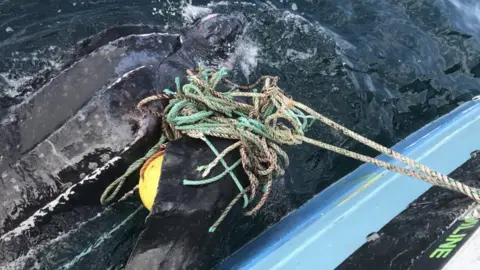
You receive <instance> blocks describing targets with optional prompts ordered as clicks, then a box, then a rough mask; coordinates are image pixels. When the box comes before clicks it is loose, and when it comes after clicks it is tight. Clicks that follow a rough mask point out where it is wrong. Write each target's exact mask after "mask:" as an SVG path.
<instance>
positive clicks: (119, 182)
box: [100, 136, 166, 205]
mask: <svg viewBox="0 0 480 270" xmlns="http://www.w3.org/2000/svg"><path fill="white" fill-rule="evenodd" d="M165 141H166V138H165V137H164V136H162V137H161V138H160V140H159V141H158V143H157V144H155V145H154V146H153V147H152V148H151V149H150V150H149V151H148V153H147V154H146V155H145V156H144V157H143V158H141V159H139V160H137V161H135V162H134V163H133V164H132V165H130V166H129V167H128V169H127V170H126V171H125V173H124V174H123V175H122V176H120V177H119V178H117V179H116V180H115V181H113V182H112V183H111V184H110V185H109V186H108V187H107V188H106V189H105V191H104V192H103V194H102V196H101V197H100V203H101V204H102V205H105V204H107V203H110V202H111V201H113V199H115V197H116V196H117V195H118V192H119V191H120V189H121V188H122V186H123V185H124V184H125V181H126V180H127V178H128V177H129V176H130V175H131V174H132V173H133V172H135V171H136V170H137V169H138V168H140V167H141V166H144V164H145V162H146V161H147V160H149V159H150V157H151V156H153V155H155V154H156V153H157V152H159V151H161V150H162V147H163V148H164V147H165V144H164V143H165ZM142 174H143V170H142ZM112 190H113V191H112Z"/></svg>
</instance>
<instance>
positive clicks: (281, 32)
mask: <svg viewBox="0 0 480 270" xmlns="http://www.w3.org/2000/svg"><path fill="white" fill-rule="evenodd" d="M231 11H243V12H244V13H245V14H246V15H247V16H248V17H249V18H250V19H251V20H252V22H251V25H250V28H249V32H248V37H249V42H245V43H243V44H242V46H241V47H240V48H238V54H239V56H240V57H242V58H243V60H242V64H241V65H240V66H238V67H237V69H236V71H235V72H236V73H235V75H236V76H237V77H239V78H242V77H245V78H248V79H249V80H250V81H253V80H255V78H256V77H258V76H260V75H262V74H272V75H278V76H280V78H281V81H280V84H281V86H282V87H283V88H284V89H285V91H286V92H288V94H290V95H292V96H293V97H294V98H295V99H296V100H298V101H301V102H303V103H305V104H307V105H309V106H310V107H312V108H314V109H316V110H317V111H319V112H320V113H322V114H324V115H326V116H328V117H330V118H332V119H334V120H335V121H338V122H339V123H341V124H343V125H345V126H347V127H349V128H351V129H353V130H355V131H357V132H359V133H361V134H363V135H365V136H367V137H369V138H371V139H374V140H376V141H378V142H380V143H382V144H384V145H386V146H391V145H393V144H395V143H396V142H398V141H400V140H402V139H403V138H405V137H406V136H408V135H409V134H411V133H412V132H414V131H415V130H417V129H419V128H420V127H422V126H423V125H425V124H427V123H429V122H430V121H432V120H434V119H436V118H437V117H439V116H441V115H443V114H445V113H448V112H449V111H451V110H452V109H454V108H456V107H457V106H458V105H460V104H461V103H462V102H465V101H468V100H470V99H472V97H474V96H476V95H479V94H480V80H479V77H480V54H479V52H480V2H477V1H474V0H375V1H373V0H363V1H358V0H318V1H315V0H311V1H285V0H283V1H266V2H265V1H263V2H262V1H257V2H253V1H250V2H247V1H245V2H241V1H235V2H230V1H223V2H218V1H212V2H206V1H193V3H191V5H190V4H187V3H185V2H176V1H173V0H172V1H160V0H158V1H147V0H145V1H141V0H134V1H125V0H105V1H102V0H99V1H88V0H84V1H82V0H79V1H73V0H68V1H67V0H49V1H39V0H37V1H33V0H15V1H13V0H0V56H1V57H0V113H2V108H6V107H8V106H10V105H11V104H14V103H16V102H19V101H21V100H22V99H23V98H24V96H26V95H28V94H29V93H30V92H31V89H25V88H24V87H22V85H23V84H24V83H26V82H28V80H30V79H31V78H34V77H35V76H36V75H37V74H42V76H44V77H47V78H48V77H51V76H53V75H54V74H55V73H57V72H58V69H59V68H60V67H61V65H62V61H63V59H64V58H63V57H62V55H63V54H64V53H65V52H67V51H68V50H70V49H71V48H72V47H73V46H74V45H75V44H76V43H77V42H78V41H80V40H81V39H83V38H86V37H88V36H90V35H93V34H95V33H97V32H100V31H102V30H104V29H106V28H109V27H112V26H116V25H120V24H127V23H141V24H153V25H162V26H165V29H166V31H168V29H169V28H172V27H175V28H178V27H181V26H182V25H185V24H187V23H188V22H189V21H190V20H192V19H194V18H196V17H197V16H199V15H201V14H207V13H210V12H231ZM245 78H244V80H245ZM4 116H5V115H0V119H1V118H2V117H4ZM308 135H309V136H310V137H313V138H319V139H322V140H324V141H327V142H328V143H331V144H335V145H339V146H343V147H348V148H350V149H353V150H356V151H360V152H362V153H365V154H369V155H375V154H376V153H374V152H372V151H369V150H368V149H366V148H364V147H361V146H360V145H358V144H357V143H355V142H353V141H352V140H350V139H348V138H345V137H344V136H342V135H340V134H338V133H337V132H335V131H333V130H330V129H328V128H326V127H324V126H322V125H321V124H316V125H315V126H314V128H313V129H312V130H310V131H309V133H308ZM289 154H290V156H291V160H292V164H291V165H290V167H289V169H288V172H287V175H286V176H285V179H283V183H284V185H285V187H286V188H285V189H282V190H279V191H277V192H276V193H275V194H274V196H272V198H271V200H272V201H271V202H270V203H269V204H268V205H267V206H266V208H265V209H264V211H263V213H262V214H261V215H259V216H258V217H256V218H255V219H254V220H253V221H252V220H250V219H247V218H245V220H244V221H243V223H241V225H240V226H239V227H238V228H236V230H235V231H234V233H238V238H236V239H238V241H235V243H233V244H232V245H231V246H229V247H226V248H225V252H224V253H222V254H216V255H215V256H217V257H218V258H217V260H218V261H220V260H221V259H222V258H223V257H225V256H228V255H229V254H231V253H232V252H234V251H235V250H236V249H237V248H239V247H240V246H242V245H243V244H245V243H246V242H247V241H249V240H250V239H252V238H253V237H255V236H256V235H258V234H259V233H260V232H261V231H262V230H264V229H265V228H266V227H268V226H269V225H271V224H272V223H275V222H277V221H278V220H280V218H281V217H282V216H283V215H284V214H285V213H287V212H288V211H291V210H292V209H295V208H297V207H299V206H301V205H302V204H303V203H305V202H306V201H307V200H308V199H310V198H311V197H312V196H314V195H315V194H317V193H318V192H320V191H322V190H323V189H325V188H326V187H328V186H329V185H330V184H332V183H333V182H335V181H336V180H338V179H339V178H340V177H342V176H343V175H345V174H347V173H348V172H350V171H351V170H353V169H354V168H356V167H357V166H358V165H360V164H359V163H358V162H355V161H352V160H350V159H348V158H343V157H339V156H338V155H335V154H332V153H329V152H327V151H324V150H321V149H317V148H314V147H311V146H306V145H305V146H299V147H295V148H292V149H289ZM0 199H1V198H0ZM92 200H95V201H97V199H96V198H92ZM139 205H140V202H139V198H138V195H137V194H136V193H135V192H134V193H133V195H131V196H128V197H127V198H125V199H124V200H123V201H121V202H119V203H117V204H115V205H114V206H112V207H110V208H108V209H107V210H105V211H103V212H102V214H101V215H94V216H92V215H91V211H98V212H99V213H100V207H99V206H89V207H90V208H88V209H86V210H82V209H72V210H71V212H69V213H65V214H64V215H63V216H62V218H60V219H58V220H55V221H52V223H51V224H50V225H49V226H47V227H45V229H43V231H42V232H41V233H39V234H38V235H37V236H32V237H31V238H28V239H29V240H28V241H27V242H28V243H24V242H22V243H17V244H18V245H17V246H19V247H21V248H17V247H15V248H12V245H13V244H12V243H10V244H8V246H9V249H7V248H4V249H3V250H1V251H0V269H31V268H38V269H119V268H121V267H122V265H123V264H124V263H125V261H126V259H127V258H128V254H129V252H130V251H131V249H132V247H133V244H134V242H135V238H136V236H137V235H138V233H139V232H140V231H141V229H142V224H143V221H144V219H145V217H146V215H147V212H146V211H145V210H139V211H136V209H137V207H138V206H139ZM92 209H93V210H92ZM95 213H96V212H95ZM73 221H75V222H77V224H75V226H72V222H73ZM75 222H73V223H75ZM78 222H80V223H78ZM230 237H231V236H230ZM233 237H234V238H235V236H233ZM1 245H2V243H1V242H0V246H1ZM5 246H7V244H5Z"/></svg>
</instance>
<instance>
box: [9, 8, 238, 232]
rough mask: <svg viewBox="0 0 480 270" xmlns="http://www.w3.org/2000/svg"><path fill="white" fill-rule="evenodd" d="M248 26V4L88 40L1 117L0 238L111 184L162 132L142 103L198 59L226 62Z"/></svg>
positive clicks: (95, 195)
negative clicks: (182, 24)
mask: <svg viewBox="0 0 480 270" xmlns="http://www.w3.org/2000/svg"><path fill="white" fill-rule="evenodd" d="M245 27H246V18H245V17H244V16H243V15H242V14H237V13H232V14H228V15H226V14H210V15H208V16H206V17H204V18H202V19H199V20H197V21H196V22H195V23H194V24H193V25H192V26H190V27H188V29H187V30H184V31H183V32H182V33H181V34H168V33H159V32H155V31H152V30H154V28H150V27H145V26H127V27H117V28H116V30H115V29H113V30H109V31H104V32H102V33H100V34H98V35H96V36H94V37H92V38H89V39H87V40H85V41H83V42H81V43H80V44H79V47H78V48H77V50H76V51H75V53H74V54H73V59H75V60H74V61H69V62H68V65H67V67H66V68H65V69H64V70H63V71H62V72H61V73H59V74H58V75H57V76H55V77H54V78H53V79H51V80H50V81H49V82H47V83H46V84H45V85H43V86H42V87H41V88H39V89H37V90H35V91H34V92H33V93H32V94H31V95H30V96H28V97H27V98H25V100H23V101H22V102H21V103H19V104H16V105H14V106H12V107H10V108H8V109H7V110H6V113H5V115H4V116H3V117H1V118H0V149H2V150H3V151H2V152H1V153H0V183H1V186H2V188H0V198H1V207H0V235H1V239H0V240H5V239H7V238H11V237H15V236H17V235H20V234H21V232H22V231H23V230H24V229H26V228H28V227H32V226H34V223H35V222H36V221H37V220H39V219H42V217H44V216H45V215H47V214H48V212H49V211H52V210H53V209H54V208H56V207H59V206H61V205H62V204H65V202H66V201H68V200H69V198H70V197H72V196H73V197H75V196H80V197H84V200H90V201H92V203H96V204H98V199H99V196H100V194H101V192H102V191H103V188H104V187H105V186H106V185H107V184H108V183H109V182H111V181H112V180H113V179H114V178H115V177H118V176H119V175H120V174H122V173H123V171H124V170H125V167H126V166H127V165H128V164H130V163H131V162H133V161H134V160H136V159H138V158H139V157H141V156H142V155H143V154H144V153H145V152H144V150H146V149H147V148H148V147H149V146H151V142H152V140H156V139H158V138H153V139H152V137H155V136H147V135H149V134H150V133H151V132H152V131H155V130H157V128H158V124H157V121H156V119H155V118H151V117H144V116H141V115H139V114H136V113H135V106H136V104H137V103H138V102H139V101H140V100H141V99H142V98H145V97H147V96H150V95H152V94H155V93H159V92H161V91H162V90H163V89H165V88H170V87H173V86H174V79H175V77H177V76H180V77H182V76H184V74H185V70H186V69H187V68H195V66H196V65H197V63H198V62H204V63H207V64H219V63H220V62H221V61H222V60H224V59H225V58H226V57H228V55H229V54H231V53H232V52H233V49H234V48H235V46H232V43H234V42H236V41H237V40H238V39H239V37H241V36H243V33H244V30H245ZM157 135H158V134H157ZM107 175H108V177H107ZM89 181H90V182H95V188H94V189H91V188H90V189H88V193H87V194H85V193H83V192H82V194H79V191H80V190H81V188H80V187H76V186H78V183H79V182H81V183H86V182H89ZM97 184H98V185H97ZM65 189H67V191H65ZM62 191H63V193H62ZM59 194H62V195H61V196H59ZM57 196H59V197H57ZM56 197H57V199H55V200H53V199H54V198H56ZM46 203H48V204H47V205H46V206H45V204H46ZM27 218H28V219H27Z"/></svg>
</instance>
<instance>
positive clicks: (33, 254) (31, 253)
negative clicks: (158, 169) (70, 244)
mask: <svg viewBox="0 0 480 270" xmlns="http://www.w3.org/2000/svg"><path fill="white" fill-rule="evenodd" d="M137 189H138V186H136V187H135V188H134V189H132V190H131V191H130V192H128V193H126V194H125V195H124V196H123V197H122V198H120V199H119V200H118V201H117V203H118V202H121V201H123V200H125V199H127V198H128V197H130V196H131V195H132V194H134V192H135V191H136V190H137ZM112 209H113V208H107V209H106V210H105V211H103V212H101V213H98V214H97V215H95V216H94V217H92V218H89V219H87V220H85V221H82V222H79V223H77V224H76V225H75V228H72V229H71V230H69V231H68V232H66V233H61V234H59V235H58V236H57V237H56V238H54V239H51V240H49V241H48V242H47V243H41V244H38V245H35V246H34V247H32V248H30V249H29V250H28V252H27V254H25V255H22V256H20V257H18V258H17V259H16V260H15V261H13V262H9V263H7V264H3V265H2V264H0V269H2V270H3V269H8V270H10V269H24V268H25V265H26V264H27V263H28V259H37V258H38V254H39V253H40V252H41V251H42V250H45V249H48V248H49V247H50V246H53V245H55V244H56V243H57V242H60V241H62V240H63V239H65V238H67V237H69V236H70V235H71V234H73V233H75V232H78V231H80V230H82V229H83V227H84V226H86V225H87V224H89V223H91V222H94V221H95V220H97V219H99V218H100V217H102V216H103V215H105V214H107V213H108V212H110V211H111V210H112ZM139 210H140V209H137V210H136V211H135V212H134V213H132V214H131V215H129V216H128V217H127V218H126V220H129V219H130V218H132V217H133V216H134V215H135V214H136V213H138V211H139ZM113 211H115V210H113ZM126 220H124V222H122V223H120V224H119V225H117V226H115V227H114V228H113V229H112V230H110V231H109V232H107V233H104V234H103V235H102V236H101V237H100V238H99V239H107V238H108V236H109V235H111V233H113V232H115V231H116V230H118V229H119V228H120V227H121V226H122V225H123V224H124V223H125V221H126ZM97 245H98V244H97ZM86 254H87V253H85V252H84V253H83V255H86ZM42 266H43V264H42V261H35V266H34V267H33V269H41V267H42Z"/></svg>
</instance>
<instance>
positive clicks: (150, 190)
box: [138, 151, 165, 211]
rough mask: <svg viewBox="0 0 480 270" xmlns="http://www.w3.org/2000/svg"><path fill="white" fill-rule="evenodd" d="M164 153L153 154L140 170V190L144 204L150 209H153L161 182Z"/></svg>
mask: <svg viewBox="0 0 480 270" xmlns="http://www.w3.org/2000/svg"><path fill="white" fill-rule="evenodd" d="M164 154H165V151H161V152H158V153H157V154H155V155H153V156H152V157H151V158H150V159H149V160H148V161H147V162H145V165H144V166H143V168H142V170H141V171H140V181H139V183H138V191H139V193H140V199H141V200H142V203H143V205H144V206H145V207H146V208H147V209H148V210H149V211H151V210H152V206H153V202H154V201H155V196H156V195H157V187H158V183H159V182H160V174H161V172H162V163H163V155H164Z"/></svg>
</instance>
